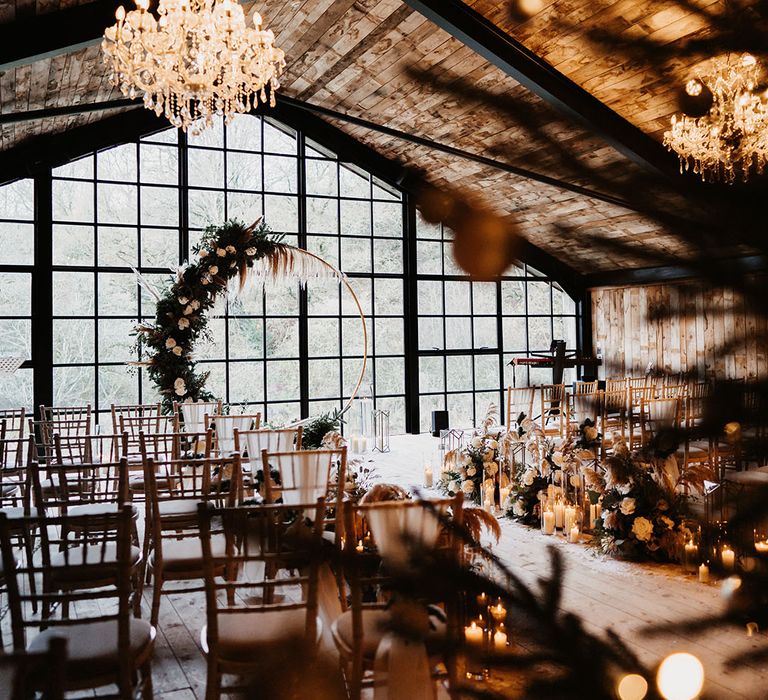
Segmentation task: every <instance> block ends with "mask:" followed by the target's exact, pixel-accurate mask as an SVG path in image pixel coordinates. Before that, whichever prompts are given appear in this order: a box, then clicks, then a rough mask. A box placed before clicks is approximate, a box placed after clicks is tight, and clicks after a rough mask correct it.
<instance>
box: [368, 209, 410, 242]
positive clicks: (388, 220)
mask: <svg viewBox="0 0 768 700" xmlns="http://www.w3.org/2000/svg"><path fill="white" fill-rule="evenodd" d="M373 233H374V235H375V236H389V237H391V238H402V236H403V206H402V204H387V203H384V202H374V203H373Z"/></svg>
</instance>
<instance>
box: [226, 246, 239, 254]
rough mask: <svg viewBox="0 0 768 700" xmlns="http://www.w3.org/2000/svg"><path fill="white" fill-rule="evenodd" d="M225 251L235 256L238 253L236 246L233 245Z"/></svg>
mask: <svg viewBox="0 0 768 700" xmlns="http://www.w3.org/2000/svg"><path fill="white" fill-rule="evenodd" d="M224 250H226V251H227V253H229V254H230V255H234V254H235V253H236V252H237V250H236V249H235V246H233V245H228V246H227V247H226V248H225V249H224Z"/></svg>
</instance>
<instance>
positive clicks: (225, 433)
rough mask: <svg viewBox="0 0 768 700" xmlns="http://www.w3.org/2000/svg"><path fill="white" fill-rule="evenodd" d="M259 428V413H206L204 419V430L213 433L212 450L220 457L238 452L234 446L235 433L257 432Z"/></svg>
mask: <svg viewBox="0 0 768 700" xmlns="http://www.w3.org/2000/svg"><path fill="white" fill-rule="evenodd" d="M259 426H261V413H253V414H250V415H246V414H238V415H221V414H215V415H211V414H208V413H206V414H205V418H204V427H205V430H206V431H208V430H211V429H213V431H214V443H213V446H214V450H215V452H216V453H217V454H218V455H219V456H220V457H225V456H226V455H228V454H232V453H233V452H238V449H237V447H236V446H235V431H239V432H241V433H242V432H245V431H250V430H258V429H259Z"/></svg>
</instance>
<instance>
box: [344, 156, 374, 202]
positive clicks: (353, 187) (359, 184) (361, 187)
mask: <svg viewBox="0 0 768 700" xmlns="http://www.w3.org/2000/svg"><path fill="white" fill-rule="evenodd" d="M339 180H340V185H341V192H340V194H341V196H342V197H357V198H364V199H367V198H368V197H370V196H371V183H370V181H369V179H368V176H367V175H363V174H360V173H358V172H357V171H356V170H355V169H353V167H352V166H346V165H343V164H342V165H340V166H339Z"/></svg>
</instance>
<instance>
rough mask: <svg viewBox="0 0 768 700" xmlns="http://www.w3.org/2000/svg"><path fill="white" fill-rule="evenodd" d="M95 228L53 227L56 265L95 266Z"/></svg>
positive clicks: (59, 225)
mask: <svg viewBox="0 0 768 700" xmlns="http://www.w3.org/2000/svg"><path fill="white" fill-rule="evenodd" d="M93 251H94V227H93V226H75V225H73V224H54V225H53V264H54V265H93V262H94V260H93Z"/></svg>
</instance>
